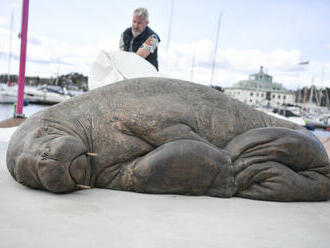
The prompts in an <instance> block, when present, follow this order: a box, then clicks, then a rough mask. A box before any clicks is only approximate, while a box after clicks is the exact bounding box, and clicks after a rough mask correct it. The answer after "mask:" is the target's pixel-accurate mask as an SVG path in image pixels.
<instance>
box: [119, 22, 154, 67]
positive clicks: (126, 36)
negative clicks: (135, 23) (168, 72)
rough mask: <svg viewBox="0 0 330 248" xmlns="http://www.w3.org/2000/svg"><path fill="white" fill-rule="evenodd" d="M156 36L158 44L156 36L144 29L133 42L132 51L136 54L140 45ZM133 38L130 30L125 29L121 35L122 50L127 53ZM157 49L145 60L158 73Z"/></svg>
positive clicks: (149, 30) (148, 29) (150, 30)
mask: <svg viewBox="0 0 330 248" xmlns="http://www.w3.org/2000/svg"><path fill="white" fill-rule="evenodd" d="M153 34H154V35H156V36H157V38H158V42H160V39H159V37H158V35H157V34H156V33H155V32H154V31H153V30H152V29H151V28H149V27H148V26H147V27H146V28H145V30H144V31H143V32H142V33H141V34H139V35H138V36H137V37H136V38H135V39H134V41H133V46H132V50H133V52H136V51H137V50H138V49H139V48H140V47H141V46H142V44H143V43H144V42H145V41H146V40H147V39H148V38H149V37H150V36H151V35H153ZM132 38H133V34H132V28H127V29H126V30H125V31H124V33H123V41H124V50H125V51H129V46H130V42H131V40H132ZM157 51H158V48H156V49H155V51H154V52H153V53H150V54H149V55H148V57H146V60H148V61H149V62H150V63H151V64H152V65H154V66H155V67H156V69H157V71H158V54H157Z"/></svg>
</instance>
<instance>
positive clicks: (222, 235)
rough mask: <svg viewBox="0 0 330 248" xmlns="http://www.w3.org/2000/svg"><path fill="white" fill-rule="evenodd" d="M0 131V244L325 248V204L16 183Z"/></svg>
mask: <svg viewBox="0 0 330 248" xmlns="http://www.w3.org/2000/svg"><path fill="white" fill-rule="evenodd" d="M13 131H14V128H9V129H0V223H1V224H0V247H24V248H29V247H31V248H32V247H33V248H38V247H42V248H44V247H50V248H51V247H70V248H75V247H79V248H83V247H88V248H90V247H98V248H99V247H112V248H117V247H123V248H124V247H125V248H127V247H143V248H148V247H150V248H151V247H152V248H154V247H157V248H159V247H166V248H169V247H170V248H176V247H178V248H182V247H198V248H200V247H203V248H205V247H214V248H219V247H231V248H235V247H254V248H256V247H267V248H268V247H276V248H278V247H290V248H292V247H299V248H301V247H308V248H310V247H315V248H316V247H317V248H320V247H330V201H328V202H319V203H276V202H262V201H253V200H245V199H239V198H231V199H219V198H211V197H189V196H177V195H148V194H138V193H130V192H119V191H113V190H102V189H92V190H85V191H79V192H76V193H72V194H64V195H57V194H51V193H48V192H43V191H38V190H31V189H28V188H26V187H24V186H22V185H20V184H18V183H16V182H15V181H14V180H13V179H12V178H11V176H10V174H9V172H8V171H7V168H6V163H5V152H6V148H7V141H8V139H9V137H10V135H11V133H12V132H13Z"/></svg>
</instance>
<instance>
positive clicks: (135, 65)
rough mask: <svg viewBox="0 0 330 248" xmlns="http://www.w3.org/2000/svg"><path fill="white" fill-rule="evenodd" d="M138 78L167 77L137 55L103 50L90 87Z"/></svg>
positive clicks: (92, 71) (91, 73)
mask: <svg viewBox="0 0 330 248" xmlns="http://www.w3.org/2000/svg"><path fill="white" fill-rule="evenodd" d="M138 77H165V76H164V75H162V74H161V73H159V72H158V71H157V70H156V68H155V67H154V66H153V65H152V64H150V63H149V62H148V61H146V60H145V59H143V58H142V57H140V56H138V55H137V54H135V53H131V52H123V51H115V52H106V51H104V50H102V51H101V52H100V53H99V54H98V56H97V58H96V60H95V62H94V64H93V66H92V68H91V71H90V75H89V78H88V87H89V89H90V90H92V89H95V88H98V87H101V86H104V85H107V84H111V83H114V82H118V81H121V80H124V79H130V78H138Z"/></svg>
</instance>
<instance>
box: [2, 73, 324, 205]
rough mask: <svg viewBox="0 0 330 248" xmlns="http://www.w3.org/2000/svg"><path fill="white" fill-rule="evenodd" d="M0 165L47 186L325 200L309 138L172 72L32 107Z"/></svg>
mask: <svg viewBox="0 0 330 248" xmlns="http://www.w3.org/2000/svg"><path fill="white" fill-rule="evenodd" d="M7 166H8V169H9V171H10V173H11V175H12V176H13V177H14V179H15V180H17V181H18V182H20V183H22V184H24V185H27V186H29V187H32V188H36V189H44V190H48V191H51V192H56V193H64V192H72V191H74V190H77V189H80V188H81V185H85V186H90V187H99V188H109V189H117V190H127V191H135V192H144V193H175V194H189V195H208V196H215V197H233V196H239V197H245V198H250V199H259V200H273V201H321V200H328V199H329V198H330V179H329V178H330V162H329V158H328V156H327V154H326V152H325V149H324V147H323V146H322V144H321V143H320V142H319V141H318V139H317V138H315V137H314V135H312V134H311V133H309V132H308V131H305V130H303V129H302V128H300V127H299V126H296V125H294V124H292V123H289V122H286V121H284V120H279V119H276V118H273V117H270V116H268V115H266V114H264V113H261V112H259V111H256V110H254V109H252V108H250V107H249V106H247V105H245V104H243V103H240V102H238V101H236V100H234V99H231V98H229V97H227V96H225V95H224V94H222V93H220V92H219V91H216V90H214V89H212V88H209V87H205V86H201V85H196V84H192V83H188V82H184V81H179V80H174V79H159V78H140V79H132V80H126V81H122V82H118V83H115V84H111V85H108V86H105V87H102V88H98V89H96V90H93V91H90V92H89V93H87V94H85V95H82V96H78V97H75V98H72V99H70V100H68V101H66V102H63V103H61V104H58V105H55V106H53V107H50V108H48V109H47V110H44V111H41V112H39V113H36V114H34V115H33V116H31V117H30V118H29V119H27V120H26V121H25V122H24V123H23V124H22V125H21V126H20V127H19V128H18V129H17V130H16V132H15V133H14V135H13V136H12V138H11V140H10V142H9V146H8V151H7ZM79 185H80V186H79Z"/></svg>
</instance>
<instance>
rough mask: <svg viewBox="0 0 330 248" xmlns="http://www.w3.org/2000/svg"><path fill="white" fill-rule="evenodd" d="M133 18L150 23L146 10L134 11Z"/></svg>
mask: <svg viewBox="0 0 330 248" xmlns="http://www.w3.org/2000/svg"><path fill="white" fill-rule="evenodd" d="M133 16H138V17H143V18H144V20H146V21H147V22H148V21H149V13H148V10H147V9H146V8H138V9H136V10H134V12H133Z"/></svg>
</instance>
